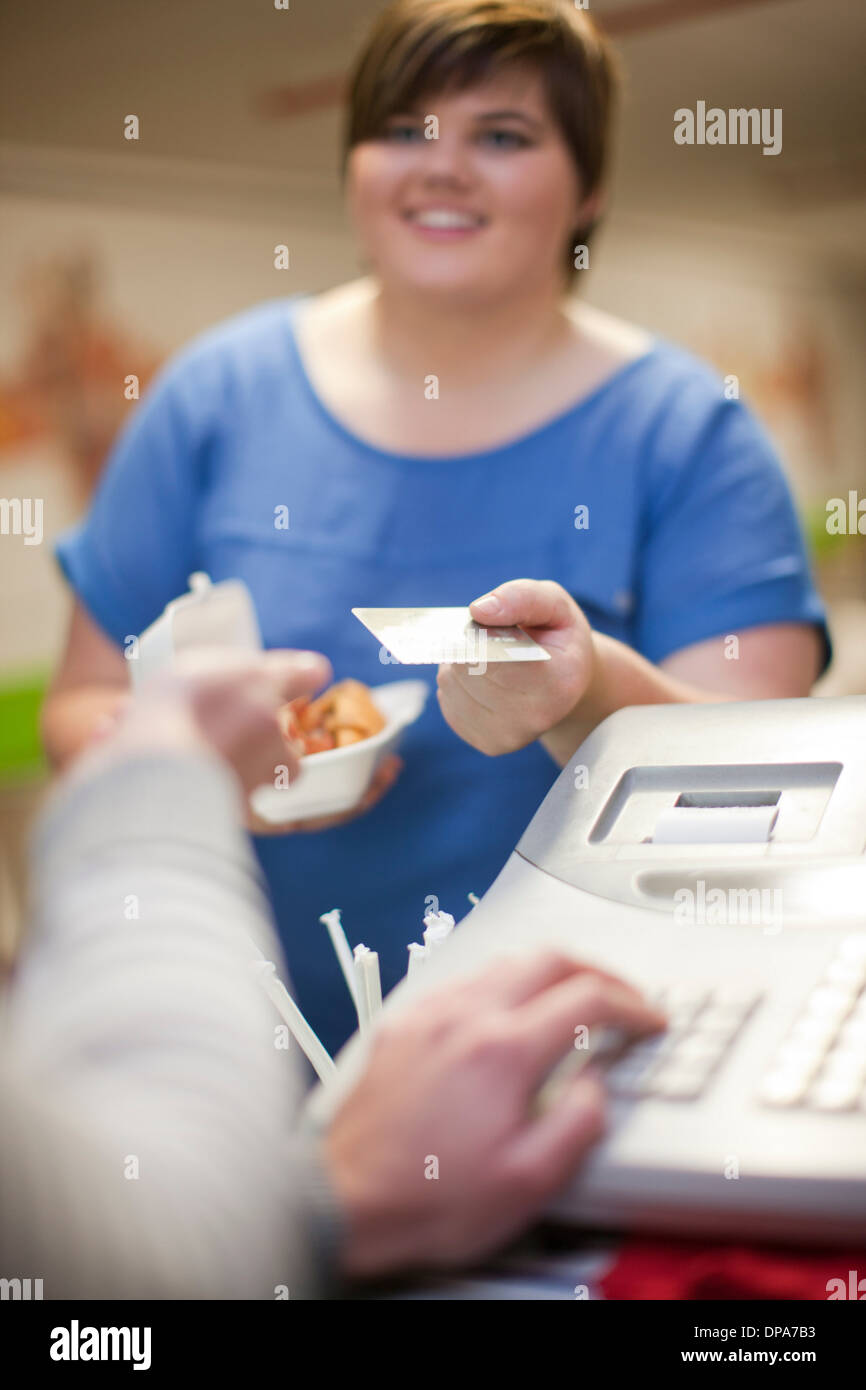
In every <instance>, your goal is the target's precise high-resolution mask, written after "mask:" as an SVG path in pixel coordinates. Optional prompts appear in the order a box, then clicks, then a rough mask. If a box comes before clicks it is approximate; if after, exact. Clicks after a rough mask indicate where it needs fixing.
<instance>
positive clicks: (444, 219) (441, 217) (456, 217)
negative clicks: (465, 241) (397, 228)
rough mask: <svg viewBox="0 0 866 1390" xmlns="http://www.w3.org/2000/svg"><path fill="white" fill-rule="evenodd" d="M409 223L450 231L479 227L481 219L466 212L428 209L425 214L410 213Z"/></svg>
mask: <svg viewBox="0 0 866 1390" xmlns="http://www.w3.org/2000/svg"><path fill="white" fill-rule="evenodd" d="M409 218H410V221H412V222H417V223H418V225H419V226H421V227H436V228H441V229H443V230H444V229H449V230H450V229H451V228H457V227H480V226H481V223H482V219H481V218H480V217H473V216H471V215H470V214H469V213H466V212H452V211H450V210H449V209H448V208H429V209H428V210H427V211H425V212H412V213H410V214H409Z"/></svg>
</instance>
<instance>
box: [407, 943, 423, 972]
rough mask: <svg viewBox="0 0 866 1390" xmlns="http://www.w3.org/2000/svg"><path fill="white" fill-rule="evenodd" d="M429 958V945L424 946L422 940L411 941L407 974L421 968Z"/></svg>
mask: <svg viewBox="0 0 866 1390" xmlns="http://www.w3.org/2000/svg"><path fill="white" fill-rule="evenodd" d="M426 959H427V947H426V946H422V945H421V943H420V941H410V942H409V969H408V970H407V971H406V974H407V975H414V974H415V973H416V971H418V970H420V969H421V967H422V966H423V964H424V962H425V961H426Z"/></svg>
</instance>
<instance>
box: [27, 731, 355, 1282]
mask: <svg viewBox="0 0 866 1390" xmlns="http://www.w3.org/2000/svg"><path fill="white" fill-rule="evenodd" d="M239 822H240V795H239V791H238V788H237V785H236V783H235V781H234V779H233V777H232V776H231V774H230V773H229V772H228V770H227V769H226V768H225V767H223V766H222V765H221V764H220V763H219V762H218V761H217V759H216V758H213V759H211V758H209V757H206V756H197V755H196V756H192V755H190V756H188V757H174V756H171V755H167V754H166V755H158V756H156V757H151V758H148V759H146V758H145V757H139V756H133V757H127V758H126V759H125V760H123V761H120V760H115V761H112V760H111V759H110V758H109V759H107V760H106V761H104V762H102V763H98V764H97V765H96V766H95V767H93V768H91V769H90V770H89V771H88V773H87V775H86V776H85V777H78V778H76V777H74V776H73V778H72V779H68V780H67V782H66V783H64V784H61V786H60V788H59V790H58V791H57V792H56V793H55V795H54V798H53V800H52V801H51V802H50V804H49V807H48V809H47V812H46V813H45V814H44V816H43V818H42V821H41V823H40V826H39V828H38V833H37V837H36V840H35V844H34V850H33V856H32V876H31V877H32V927H31V931H30V934H29V937H28V940H27V942H26V944H25V950H24V953H23V957H22V961H21V963H20V966H19V969H18V971H17V972H16V978H15V979H14V981H13V984H12V988H11V990H10V991H9V997H8V999H7V1001H6V1007H5V1019H4V1023H5V1028H4V1033H5V1036H4V1038H3V1041H2V1061H0V1106H2V1112H3V1117H4V1118H3V1124H2V1130H0V1252H2V1260H3V1273H4V1274H6V1275H7V1276H8V1277H12V1276H15V1277H20V1278H28V1277H29V1278H32V1279H36V1278H41V1279H43V1281H44V1284H43V1289H44V1296H45V1297H46V1298H187V1297H190V1298H265V1299H273V1298H275V1297H277V1296H279V1295H280V1294H281V1293H282V1294H283V1296H285V1294H284V1293H283V1291H285V1293H287V1294H288V1296H289V1297H290V1298H296V1297H310V1296H317V1295H321V1294H322V1293H326V1292H327V1291H328V1289H329V1280H330V1277H331V1273H332V1262H333V1257H334V1253H335V1249H336V1245H337V1243H338V1241H339V1239H340V1220H339V1215H338V1212H337V1210H336V1206H335V1203H334V1201H333V1198H332V1194H331V1190H330V1186H329V1183H328V1180H327V1176H326V1173H325V1170H324V1167H323V1164H322V1162H321V1157H320V1154H319V1152H318V1150H317V1148H316V1141H315V1140H314V1139H312V1138H304V1139H302V1138H300V1137H299V1136H297V1135H296V1134H295V1132H294V1128H293V1127H294V1123H295V1119H296V1111H297V1105H298V1101H299V1099H300V1093H301V1089H302V1081H301V1070H300V1067H299V1065H298V1057H297V1054H296V1053H295V1050H294V1049H295V1044H294V1043H293V1042H292V1043H291V1045H290V1046H289V1048H288V1049H286V1048H285V1047H283V1046H280V1045H279V1044H280V1043H282V1042H283V1041H284V1035H283V1034H282V1033H280V1032H279V1031H278V1030H279V1029H280V1026H281V1025H280V1020H279V1018H278V1016H277V1015H276V1013H275V1012H274V1010H273V1008H272V1006H271V1004H270V1003H269V1001H268V1000H267V998H266V996H265V995H264V992H263V991H262V989H261V987H260V986H259V985H258V984H257V982H256V979H255V977H254V974H253V972H252V970H251V960H252V957H253V954H254V953H253V951H252V950H251V948H250V940H249V939H250V938H253V940H255V941H256V942H257V944H258V945H259V947H260V949H261V950H263V951H264V953H265V955H266V956H267V957H268V958H269V959H272V960H276V961H277V964H278V968H281V966H282V961H281V957H280V955H279V946H278V942H277V939H276V936H275V934H274V932H273V927H272V924H271V919H270V912H269V907H268V904H267V899H266V897H265V895H264V890H263V887H262V883H261V879H260V875H259V871H258V866H257V864H256V861H255V859H254V857H253V854H252V851H251V848H250V846H249V843H248V841H247V839H246V836H245V835H244V834H243V833H242V831H241V830H240V825H239Z"/></svg>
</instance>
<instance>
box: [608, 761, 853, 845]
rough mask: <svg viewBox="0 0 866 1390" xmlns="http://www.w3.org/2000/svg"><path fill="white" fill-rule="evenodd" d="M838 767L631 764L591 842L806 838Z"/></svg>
mask: <svg viewBox="0 0 866 1390" xmlns="http://www.w3.org/2000/svg"><path fill="white" fill-rule="evenodd" d="M841 770H842V765H841V763H789V764H785V763H774V764H769V763H765V764H758V763H754V764H748V763H743V764H739V765H737V764H727V765H723V766H715V765H707V766H703V767H701V766H691V767H686V766H681V767H671V766H658V767H631V768H629V769H628V771H627V772H625V773H623V775H622V776H621V777H620V779H619V781H618V782H617V785H616V786H615V787H614V789H613V791H612V792H611V794H610V796H609V797H608V799H607V801H606V803H605V805H604V807H603V808H602V810H601V813H600V815H599V816H598V819H597V820H596V823H595V825H594V826H593V829H592V830H591V832H590V835H589V843H590V844H601V843H604V844H608V845H641V844H644V845H647V846H648V847H650V846H652V845H653V844H694V843H711V842H715V843H745V842H747V841H752V842H755V841H758V842H760V841H764V842H770V843H771V844H773V843H792V842H797V841H805V840H811V839H812V837H813V836H814V835H815V833H816V832H817V830H818V826H819V825H820V822H821V817H822V815H823V814H824V810H825V809H826V806H827V803H828V801H829V800H830V796H831V793H832V791H833V788H834V786H835V784H836V781H837V779H838V777H839V774H840V772H841ZM649 852H650V853H652V850H651V848H650V849H649Z"/></svg>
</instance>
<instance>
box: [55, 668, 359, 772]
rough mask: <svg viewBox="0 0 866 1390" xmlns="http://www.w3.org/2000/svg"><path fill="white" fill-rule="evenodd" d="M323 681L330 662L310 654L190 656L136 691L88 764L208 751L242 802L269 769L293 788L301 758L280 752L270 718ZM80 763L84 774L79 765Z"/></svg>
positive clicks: (289, 750)
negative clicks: (228, 771)
mask: <svg viewBox="0 0 866 1390" xmlns="http://www.w3.org/2000/svg"><path fill="white" fill-rule="evenodd" d="M330 676H331V666H330V662H329V661H328V660H327V658H326V657H324V656H321V655H320V654H319V653H318V652H301V651H268V652H253V653H245V652H238V651H235V650H233V649H229V648H225V647H200V648H195V649H194V650H191V651H187V652H184V653H183V654H182V655H180V656H179V657H178V658H177V659H176V661H175V662H174V663H173V665H172V669H171V671H169V672H165V673H161V674H160V675H158V676H155V677H153V678H152V679H151V680H150V681H148V682H147V684H146V685H143V686H142V687H141V689H140V690H139V692H138V693H137V696H136V699H135V700H134V701H131V702H129V703H128V704H127V705H126V706H125V707H123V708H122V709H121V710H120V711H119V713H118V715H117V717H116V718H115V719H114V721H113V722H112V724H111V726H110V727H106V728H105V729H103V730H102V731H101V734H100V737H99V739H98V741H97V742H96V743H95V745H94V747H93V748H92V749H91V752H90V755H89V756H90V757H112V756H113V757H117V756H122V755H123V754H129V753H135V752H139V751H153V750H165V751H171V752H191V751H204V750H208V751H210V752H215V753H217V754H218V756H219V757H221V758H222V759H223V760H224V761H225V762H226V763H228V764H229V766H230V767H232V768H233V770H234V772H235V773H236V775H237V777H238V780H239V781H240V784H241V786H242V787H243V789H244V791H245V792H246V793H247V794H249V792H251V791H252V790H253V788H254V787H257V786H259V785H260V784H261V783H262V782H267V781H271V780H272V779H273V776H274V768H275V766H277V765H283V766H285V767H286V769H287V772H288V777H289V780H290V781H293V780H294V779H295V778H296V777H297V775H298V773H299V771H300V753H301V750H300V749H297V748H293V747H291V746H290V745H287V744H286V742H285V740H284V739H283V736H282V733H281V732H280V726H279V722H278V720H277V711H278V709H279V708H280V706H281V705H284V704H285V703H286V702H287V701H288V700H293V699H295V698H296V697H297V696H299V695H312V694H314V693H315V692H316V691H317V690H318V689H319V688H320V687H321V686H322V685H324V684H325V683H326V682H327V681H328V680H329V679H330ZM81 763H82V764H84V765H85V766H86V759H85V758H82V759H81ZM73 771H74V769H73Z"/></svg>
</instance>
